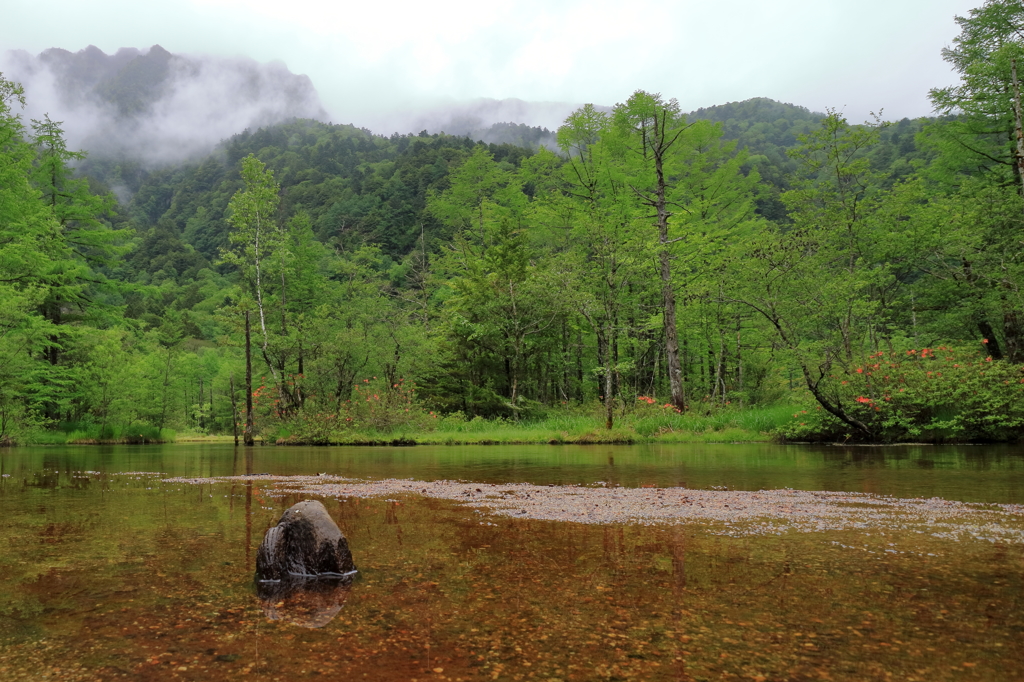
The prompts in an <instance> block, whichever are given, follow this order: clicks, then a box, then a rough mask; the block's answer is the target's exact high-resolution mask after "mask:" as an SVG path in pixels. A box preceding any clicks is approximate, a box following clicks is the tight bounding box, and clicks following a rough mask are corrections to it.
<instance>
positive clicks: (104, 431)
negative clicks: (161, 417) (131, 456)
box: [28, 422, 176, 445]
mask: <svg viewBox="0 0 1024 682" xmlns="http://www.w3.org/2000/svg"><path fill="white" fill-rule="evenodd" d="M175 437H176V434H175V432H174V431H173V430H172V429H160V428H157V427H155V426H150V425H148V424H132V425H130V426H119V425H112V424H91V423H83V422H62V423H60V424H59V425H58V426H57V429H56V430H45V431H42V430H41V431H36V432H35V433H33V434H32V435H31V436H30V437H29V439H28V441H29V442H30V443H33V444H36V445H62V444H93V443H124V444H131V443H169V442H173V441H174V439H175Z"/></svg>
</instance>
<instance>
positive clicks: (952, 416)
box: [0, 0, 1024, 442]
mask: <svg viewBox="0 0 1024 682" xmlns="http://www.w3.org/2000/svg"><path fill="white" fill-rule="evenodd" d="M958 21H959V23H960V26H961V29H962V32H961V34H960V36H959V37H958V38H957V39H956V40H955V41H954V43H953V45H952V47H950V48H948V49H947V50H946V51H945V52H944V57H945V58H946V60H947V61H948V62H949V63H950V64H951V65H952V66H953V67H954V68H955V69H956V70H957V72H958V73H959V74H960V75H961V81H960V83H959V84H958V85H957V86H954V87H949V88H944V89H936V90H933V91H932V93H931V98H932V102H933V104H934V106H935V110H936V117H933V118H926V119H919V120H907V119H904V120H902V121H899V122H892V123H890V122H883V121H881V120H878V121H872V122H868V123H864V124H860V123H857V124H854V123H851V122H849V121H847V120H845V118H844V117H843V115H842V114H841V113H840V112H837V111H828V112H825V113H824V114H817V113H812V112H810V111H808V110H806V109H803V108H801V107H797V106H793V105H788V104H781V103H779V102H775V101H772V100H769V99H753V100H747V101H744V102H736V103H730V104H726V105H722V106H717V107H710V108H706V109H700V110H697V111H695V112H692V113H689V114H686V113H684V112H682V111H681V110H680V107H679V104H678V103H677V102H676V101H675V100H673V99H669V98H666V97H663V96H661V95H659V94H653V93H648V92H643V91H637V92H635V93H633V94H632V95H631V96H630V97H628V98H627V99H626V100H625V101H624V102H623V103H621V104H618V105H616V106H615V107H614V108H612V109H611V110H610V111H608V110H604V109H600V108H597V107H593V106H590V105H588V106H585V107H582V108H580V109H579V110H577V111H576V112H574V113H573V114H572V115H570V116H569V117H568V118H567V119H566V120H565V122H564V124H563V126H562V127H561V128H560V129H559V130H558V131H557V134H555V135H552V134H550V133H548V131H546V130H543V129H539V128H530V127H529V126H523V125H513V124H508V125H505V126H499V129H497V130H495V131H494V135H493V136H492V139H508V140H509V142H506V143H501V144H496V143H491V144H485V143H483V142H477V141H474V140H473V139H471V138H469V137H458V136H450V135H445V134H428V133H427V132H426V131H424V132H422V133H419V134H409V135H392V136H390V137H383V136H378V135H373V134H371V133H370V132H368V131H366V130H362V129H358V128H355V127H353V126H347V125H331V124H325V123H321V122H316V121H312V120H304V119H294V120H291V121H289V122H286V123H282V124H278V125H273V126H269V127H263V128H259V129H257V130H246V131H243V132H240V133H238V134H237V135H234V136H233V137H231V138H230V139H228V140H225V141H224V142H223V143H222V144H221V145H219V146H218V148H217V149H216V150H215V151H214V152H213V153H212V154H209V155H208V156H206V157H205V158H202V159H198V160H195V161H192V162H188V163H181V164H176V165H165V166H153V165H151V164H145V163H142V162H140V161H139V160H138V159H132V158H131V157H130V156H127V155H122V156H120V157H117V158H111V157H107V158H102V159H99V158H97V159H91V158H89V157H88V156H86V155H85V154H84V153H82V152H76V151H72V150H69V149H68V148H67V145H66V143H65V141H64V136H63V133H62V129H61V125H60V123H58V122H55V121H52V120H50V119H49V118H48V117H47V118H44V119H43V120H33V121H28V122H26V121H23V120H22V117H21V116H20V115H19V110H20V107H21V105H22V104H23V103H24V92H23V90H22V89H21V88H20V86H19V85H18V84H17V83H15V82H12V81H10V80H6V79H2V78H0V174H2V178H0V439H3V440H5V441H8V442H10V441H24V440H40V439H45V437H46V436H45V434H46V433H51V434H53V433H57V434H61V437H62V438H64V437H71V435H73V434H78V436H82V434H92V437H93V438H95V439H129V440H130V439H132V438H138V439H142V440H147V439H159V438H161V437H168V435H167V434H168V432H169V430H177V431H193V432H202V433H221V434H225V433H232V432H235V431H236V430H238V431H239V432H241V433H242V436H241V437H243V438H245V439H246V440H249V439H251V438H252V437H255V436H257V435H258V436H262V437H263V438H264V440H271V441H273V440H276V439H278V438H287V437H290V438H291V439H292V440H293V441H303V442H335V441H338V440H342V439H344V437H345V434H346V433H353V432H364V433H369V432H372V433H384V434H386V433H394V432H401V431H415V430H429V429H430V428H432V424H433V423H435V422H436V421H437V420H438V419H439V418H440V419H469V418H473V417H476V416H479V417H483V418H487V419H496V418H500V419H504V420H510V421H513V422H522V421H528V420H537V419H543V418H544V417H545V416H547V415H550V414H553V413H557V412H559V411H572V410H577V411H582V412H583V413H586V414H588V415H592V416H593V418H594V423H595V426H606V427H608V428H612V426H613V424H614V423H615V421H616V420H617V419H620V418H621V417H622V415H624V414H628V413H630V412H631V411H634V410H650V411H657V412H658V413H659V414H660V415H662V417H663V423H664V424H666V427H665V428H671V424H672V419H674V418H678V419H682V418H683V417H684V416H685V415H686V414H687V413H693V412H696V411H700V412H703V413H709V412H713V411H715V410H738V409H750V408H753V407H756V406H765V405H780V404H781V405H787V406H793V410H794V412H795V414H794V415H793V418H792V419H791V420H789V421H787V422H786V423H785V424H784V425H781V426H780V427H779V434H780V435H781V436H784V437H787V438H794V439H815V438H820V439H838V440H850V439H854V440H862V441H876V442H877V441H899V440H1013V439H1016V438H1018V437H1019V435H1020V434H1021V432H1022V430H1024V402H1022V400H1021V396H1022V393H1021V391H1022V390H1024V367H1022V363H1024V318H1022V315H1024V300H1022V298H1021V284H1022V282H1024V272H1022V242H1021V237H1020V235H1021V234H1022V227H1024V198H1022V191H1021V190H1022V186H1024V141H1022V140H1024V134H1022V122H1021V120H1022V113H1021V100H1020V92H1019V90H1020V88H1019V82H1018V74H1017V64H1016V58H1017V57H1018V56H1024V41H1022V40H1021V38H1020V35H1021V33H1020V29H1022V28H1024V10H1021V9H1020V7H1019V4H1018V3H1014V2H1009V1H1007V0H990V1H989V2H987V3H986V4H985V5H984V6H982V7H981V8H979V9H977V10H973V11H972V12H971V14H970V15H969V16H968V17H965V18H961V19H959V20H958ZM1022 68H1024V67H1022ZM501 136H505V137H501ZM552 139H555V140H556V142H557V144H554V145H553V144H552V143H551V141H552ZM545 145H549V146H550V147H549V146H545ZM113 190H117V195H118V197H119V200H118V199H115V198H114V195H113V193H112V192H113ZM161 434H163V435H161Z"/></svg>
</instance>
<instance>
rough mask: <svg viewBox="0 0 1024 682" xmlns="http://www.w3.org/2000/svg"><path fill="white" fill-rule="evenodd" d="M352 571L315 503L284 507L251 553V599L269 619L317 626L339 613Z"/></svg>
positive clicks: (344, 546) (344, 547)
mask: <svg viewBox="0 0 1024 682" xmlns="http://www.w3.org/2000/svg"><path fill="white" fill-rule="evenodd" d="M355 573H356V567H355V564H354V563H353V562H352V552H351V551H349V548H348V541H347V540H346V539H345V536H344V535H343V534H342V532H341V530H340V529H339V528H338V526H337V524H336V523H334V520H333V519H332V518H331V517H330V515H329V514H328V513H327V509H326V508H324V505H323V504H321V503H320V502H317V501H315V500H307V501H305V502H299V503H298V504H296V505H294V506H292V507H291V508H289V509H288V511H286V512H285V513H284V514H283V515H282V516H281V520H280V521H278V522H277V525H276V526H274V527H273V528H271V529H270V530H268V531H267V534H266V535H265V536H264V537H263V544H261V545H260V548H259V551H258V552H257V553H256V595H257V596H258V597H259V599H260V601H261V602H262V605H263V612H264V613H265V614H266V616H267V617H268V618H270V619H271V620H285V621H289V622H291V623H293V624H295V625H300V626H302V627H308V628H319V627H323V626H324V625H327V624H328V623H329V622H331V620H332V619H333V618H334V616H336V615H337V613H338V612H339V611H340V610H341V607H342V605H343V604H344V603H345V599H346V598H347V597H348V592H349V588H350V587H351V585H352V580H353V577H354V576H355Z"/></svg>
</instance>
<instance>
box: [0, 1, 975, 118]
mask: <svg viewBox="0 0 1024 682" xmlns="http://www.w3.org/2000/svg"><path fill="white" fill-rule="evenodd" d="M982 1H983V0H859V1H858V2H851V1H850V0H774V1H772V2H766V1H765V0H699V1H698V0H675V1H672V0H631V2H628V3H627V2H624V1H621V0H619V1H609V0H544V1H538V0H506V1H504V2H480V1H479V0H474V1H472V2H469V1H465V0H433V1H432V2H424V1H423V0H416V1H408V0H400V1H393V0H379V1H377V2H366V1H364V2H358V3H354V2H349V1H347V0H333V1H331V2H320V1H317V0H289V1H288V2H281V0H202V1H198V0H147V2H139V1H138V0H93V1H92V2H82V0H49V2H47V3H46V5H45V9H43V8H42V7H41V6H40V5H39V3H38V1H37V0H5V2H4V11H3V21H2V22H0V51H5V50H10V49H22V50H27V51H28V52H30V53H32V54H37V53H39V52H41V51H42V50H45V49H47V48H50V47H62V48H64V49H68V50H71V51H77V50H80V49H82V48H84V47H86V46H88V45H90V44H92V45H96V46H97V47H99V48H100V49H102V50H103V51H104V52H107V53H108V54H112V53H113V52H115V51H116V50H117V49H118V48H120V47H139V48H146V47H149V46H151V45H153V44H159V45H161V46H163V47H164V48H165V49H167V50H169V51H170V52H172V53H176V54H207V55H214V56H225V57H231V56H247V57H251V58H254V59H256V60H258V61H261V62H270V61H281V62H284V63H285V64H286V65H287V67H288V68H289V69H290V70H291V71H293V72H295V73H301V74H306V75H308V76H309V77H310V78H311V79H312V81H313V84H314V86H315V87H316V88H317V90H318V91H319V93H320V97H321V99H322V101H323V103H324V106H325V107H326V109H327V110H328V112H329V113H330V115H331V117H332V120H333V122H335V123H355V124H357V125H361V126H365V127H368V128H370V129H372V130H375V131H376V132H389V131H388V130H387V128H388V126H389V125H391V123H392V122H393V121H397V120H399V119H402V118H403V117H408V116H409V114H410V112H415V111H421V110H425V109H430V108H437V107H441V106H445V105H447V104H450V103H455V102H460V101H465V100H471V99H475V98H481V97H485V98H495V99H504V98H519V99H523V100H527V101H538V102H571V103H585V102H593V103H595V104H604V105H613V104H615V103H617V102H621V101H624V100H625V99H626V98H628V97H629V95H630V94H631V93H632V92H633V91H635V90H637V89H644V90H648V91H651V92H660V93H661V94H662V95H663V96H665V97H675V98H677V99H678V100H679V102H680V104H681V106H682V108H683V110H684V111H685V110H693V109H696V108H698V107H704V106H712V105H715V104H722V103H725V102H730V101H739V100H744V99H748V98H750V97H770V98H772V99H776V100H780V101H783V102H790V103H793V104H798V105H801V106H805V107H808V108H809V109H811V110H813V111H824V110H825V109H826V108H833V109H838V110H841V111H843V112H844V113H845V114H846V116H847V118H848V119H849V120H850V121H852V122H860V121H863V120H866V119H867V118H868V117H869V115H870V113H871V112H878V111H879V110H883V116H884V118H886V119H889V120H898V119H900V118H903V117H905V116H906V117H911V118H912V117H915V116H924V115H928V114H930V113H931V107H930V105H929V103H928V90H929V88H932V87H940V86H945V85H949V84H951V83H954V82H955V81H956V76H955V74H954V73H952V72H951V70H950V68H949V66H948V65H947V64H946V63H945V62H943V61H942V58H941V55H940V51H941V49H942V48H943V47H944V46H947V45H949V44H950V42H951V41H952V39H953V38H954V37H955V36H956V35H957V34H958V27H957V25H956V24H955V22H954V20H953V17H954V15H965V14H967V13H968V11H969V10H970V9H971V8H972V7H976V6H978V5H980V4H981V3H982ZM526 122H527V123H536V122H531V121H526ZM396 125H397V123H396ZM403 132H405V131H403Z"/></svg>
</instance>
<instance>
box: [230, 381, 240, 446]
mask: <svg viewBox="0 0 1024 682" xmlns="http://www.w3.org/2000/svg"><path fill="white" fill-rule="evenodd" d="M228 388H229V390H230V391H231V433H232V434H234V436H235V447H236V448H237V447H238V405H237V403H236V402H235V373H234V372H232V373H231V375H230V376H229V377H228Z"/></svg>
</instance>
